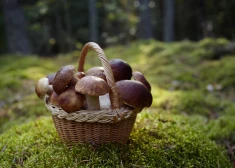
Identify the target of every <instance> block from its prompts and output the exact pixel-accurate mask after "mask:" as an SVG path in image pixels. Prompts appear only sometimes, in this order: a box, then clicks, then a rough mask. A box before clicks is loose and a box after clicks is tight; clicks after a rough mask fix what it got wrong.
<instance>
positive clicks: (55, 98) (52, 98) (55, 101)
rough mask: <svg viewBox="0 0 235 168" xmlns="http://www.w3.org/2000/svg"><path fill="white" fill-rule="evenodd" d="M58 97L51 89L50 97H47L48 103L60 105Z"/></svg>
mask: <svg viewBox="0 0 235 168" xmlns="http://www.w3.org/2000/svg"><path fill="white" fill-rule="evenodd" d="M58 97H59V95H58V94H57V93H56V92H55V91H53V92H52V93H51V95H50V98H49V101H50V103H51V104H53V105H55V106H60V104H59V102H58Z"/></svg>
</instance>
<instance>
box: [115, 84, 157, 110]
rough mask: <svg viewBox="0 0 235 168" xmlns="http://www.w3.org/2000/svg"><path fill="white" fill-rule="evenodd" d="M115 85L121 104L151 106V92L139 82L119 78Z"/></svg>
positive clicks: (134, 106) (135, 106) (140, 106)
mask: <svg viewBox="0 0 235 168" xmlns="http://www.w3.org/2000/svg"><path fill="white" fill-rule="evenodd" d="M116 87H117V90H118V93H119V97H120V100H121V101H122V102H123V104H125V105H128V106H131V107H133V108H144V107H150V106H151V104H152V99H153V97H152V94H151V92H150V91H149V90H148V89H147V88H146V87H145V86H144V85H143V84H142V83H141V82H139V81H134V80H121V81H118V82H116Z"/></svg>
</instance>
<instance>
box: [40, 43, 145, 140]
mask: <svg viewBox="0 0 235 168" xmlns="http://www.w3.org/2000/svg"><path fill="white" fill-rule="evenodd" d="M89 49H93V50H94V51H95V52H96V53H97V55H98V57H99V59H100V60H101V63H102V66H103V68H104V72H105V75H106V79H107V83H108V85H109V86H110V88H111V91H110V93H109V96H110V102H111V108H110V109H104V110H97V111H89V110H80V111H76V112H73V113H67V112H65V111H64V110H62V109H61V108H60V107H57V106H54V105H52V104H50V102H49V100H48V97H46V98H45V105H46V107H47V109H48V110H49V111H51V112H52V118H53V121H54V125H55V127H56V130H57V132H58V135H59V137H60V138H61V139H62V140H63V141H64V142H66V143H69V144H74V143H92V144H101V143H122V144H124V143H126V142H127V140H128V138H129V135H130V133H131V131H132V128H133V125H134V123H135V119H136V115H137V113H138V112H140V111H141V109H130V108H127V107H125V108H124V107H120V102H119V97H118V92H117V89H116V85H115V80H114V77H113V73H112V69H111V66H110V64H109V61H108V59H107V58H106V56H105V54H104V52H103V50H102V49H101V48H100V47H99V45H98V44H96V43H93V42H89V43H87V44H86V45H85V46H84V47H83V49H82V51H81V55H80V59H79V65H78V71H79V72H83V71H84V63H85V57H86V55H87V52H88V50H89Z"/></svg>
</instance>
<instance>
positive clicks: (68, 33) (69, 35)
mask: <svg viewBox="0 0 235 168" xmlns="http://www.w3.org/2000/svg"><path fill="white" fill-rule="evenodd" d="M63 5H64V13H65V14H64V20H65V28H66V36H67V37H66V39H67V40H66V42H67V43H68V48H67V50H68V51H69V52H70V51H72V25H71V18H70V12H69V4H68V2H67V0H63Z"/></svg>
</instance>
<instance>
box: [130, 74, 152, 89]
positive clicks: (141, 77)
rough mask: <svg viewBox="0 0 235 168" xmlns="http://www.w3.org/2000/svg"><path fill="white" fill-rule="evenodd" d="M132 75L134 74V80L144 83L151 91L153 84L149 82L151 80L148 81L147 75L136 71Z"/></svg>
mask: <svg viewBox="0 0 235 168" xmlns="http://www.w3.org/2000/svg"><path fill="white" fill-rule="evenodd" d="M132 76H133V78H134V80H136V81H139V82H141V83H143V84H144V86H146V87H147V88H148V89H149V90H150V91H151V85H150V84H149V82H148V81H147V79H146V78H145V76H144V75H143V74H142V73H141V72H139V71H135V72H133V73H132Z"/></svg>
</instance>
